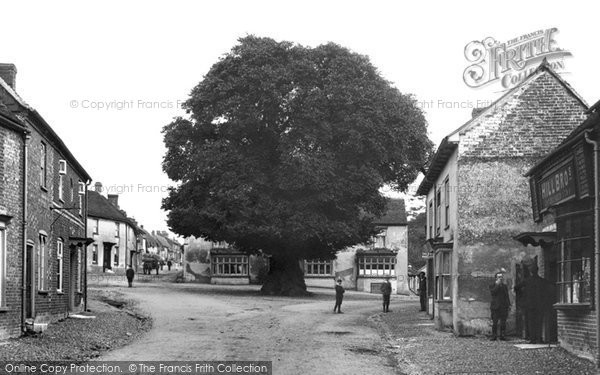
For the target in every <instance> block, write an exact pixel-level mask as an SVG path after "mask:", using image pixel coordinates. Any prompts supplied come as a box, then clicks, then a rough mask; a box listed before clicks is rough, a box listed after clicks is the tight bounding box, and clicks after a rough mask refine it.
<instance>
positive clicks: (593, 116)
mask: <svg viewBox="0 0 600 375" xmlns="http://www.w3.org/2000/svg"><path fill="white" fill-rule="evenodd" d="M599 103H600V102H599ZM597 107H598V103H597V104H596V105H594V106H593V107H592V108H591V109H590V115H589V118H588V119H587V120H586V121H585V122H584V123H583V124H581V126H579V127H578V128H577V129H576V130H575V131H574V132H573V133H572V134H571V135H569V136H568V137H567V139H566V140H565V141H564V142H563V143H562V144H561V145H560V146H559V147H558V148H557V149H555V150H554V151H553V152H552V153H551V154H550V155H548V156H547V157H546V158H544V159H543V160H542V161H541V162H540V163H538V164H537V165H536V166H535V167H533V168H532V169H531V170H530V171H529V172H528V173H527V175H528V176H529V178H530V183H531V196H532V208H533V215H534V220H535V221H536V222H538V223H542V224H543V226H544V228H547V229H548V230H547V231H545V232H542V233H523V234H521V235H520V236H517V239H518V240H520V241H521V242H523V243H524V244H527V243H529V244H534V245H535V242H536V240H537V242H538V244H539V245H540V246H542V249H543V251H542V254H543V259H540V260H539V266H540V268H541V269H542V270H543V274H544V278H545V279H546V280H548V281H550V282H551V284H552V286H553V290H552V291H551V293H552V294H553V296H551V298H552V299H553V304H552V309H553V314H550V315H548V316H549V317H551V318H552V319H553V320H555V321H554V322H551V323H554V324H555V325H556V336H557V338H558V341H559V343H560V344H561V346H563V347H564V348H565V349H567V350H569V351H571V352H573V353H576V354H578V355H582V356H585V357H589V358H590V359H594V360H597V356H598V350H597V348H598V339H599V335H598V328H599V326H598V321H599V311H598V308H597V303H598V295H599V293H598V292H599V291H598V285H599V284H598V275H599V272H598V265H599V259H598V241H597V236H598V233H597V232H598V217H597V215H598V212H599V206H598V202H597V201H596V198H597V196H598V194H597V189H598V172H597V165H596V164H597V158H598V146H597V144H596V145H595V142H596V140H597V139H598V134H599V129H600V116H599V115H598V113H597V112H596V109H597ZM546 330H547V333H546V335H547V336H548V337H551V335H552V334H553V332H552V325H548V326H547V327H546Z"/></svg>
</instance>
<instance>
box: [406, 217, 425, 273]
mask: <svg viewBox="0 0 600 375" xmlns="http://www.w3.org/2000/svg"><path fill="white" fill-rule="evenodd" d="M425 225H427V215H426V214H425V213H424V212H422V213H420V214H418V215H417V216H416V217H415V219H414V220H412V221H409V222H408V264H410V265H411V266H413V270H415V271H416V270H417V269H419V268H421V267H423V265H425V259H423V258H422V253H423V245H424V244H425V240H426V233H425Z"/></svg>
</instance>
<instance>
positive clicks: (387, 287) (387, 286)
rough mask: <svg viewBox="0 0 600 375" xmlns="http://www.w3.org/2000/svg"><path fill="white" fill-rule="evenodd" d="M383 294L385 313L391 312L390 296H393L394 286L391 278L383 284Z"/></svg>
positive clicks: (386, 279) (387, 278)
mask: <svg viewBox="0 0 600 375" xmlns="http://www.w3.org/2000/svg"><path fill="white" fill-rule="evenodd" d="M379 290H381V294H383V312H384V313H386V312H389V311H390V296H391V294H392V284H391V283H390V278H389V277H386V278H385V282H384V283H383V284H381V288H380V289H379Z"/></svg>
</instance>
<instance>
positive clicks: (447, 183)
mask: <svg viewBox="0 0 600 375" xmlns="http://www.w3.org/2000/svg"><path fill="white" fill-rule="evenodd" d="M444 206H445V208H444V224H445V225H446V228H448V227H449V226H450V181H449V180H448V177H446V181H444Z"/></svg>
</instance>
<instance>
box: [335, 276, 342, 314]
mask: <svg viewBox="0 0 600 375" xmlns="http://www.w3.org/2000/svg"><path fill="white" fill-rule="evenodd" d="M344 292H345V290H344V287H343V286H342V279H338V280H337V285H336V286H335V306H334V307H333V312H334V313H335V310H337V312H338V313H339V314H343V313H342V310H341V308H342V300H343V299H344Z"/></svg>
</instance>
